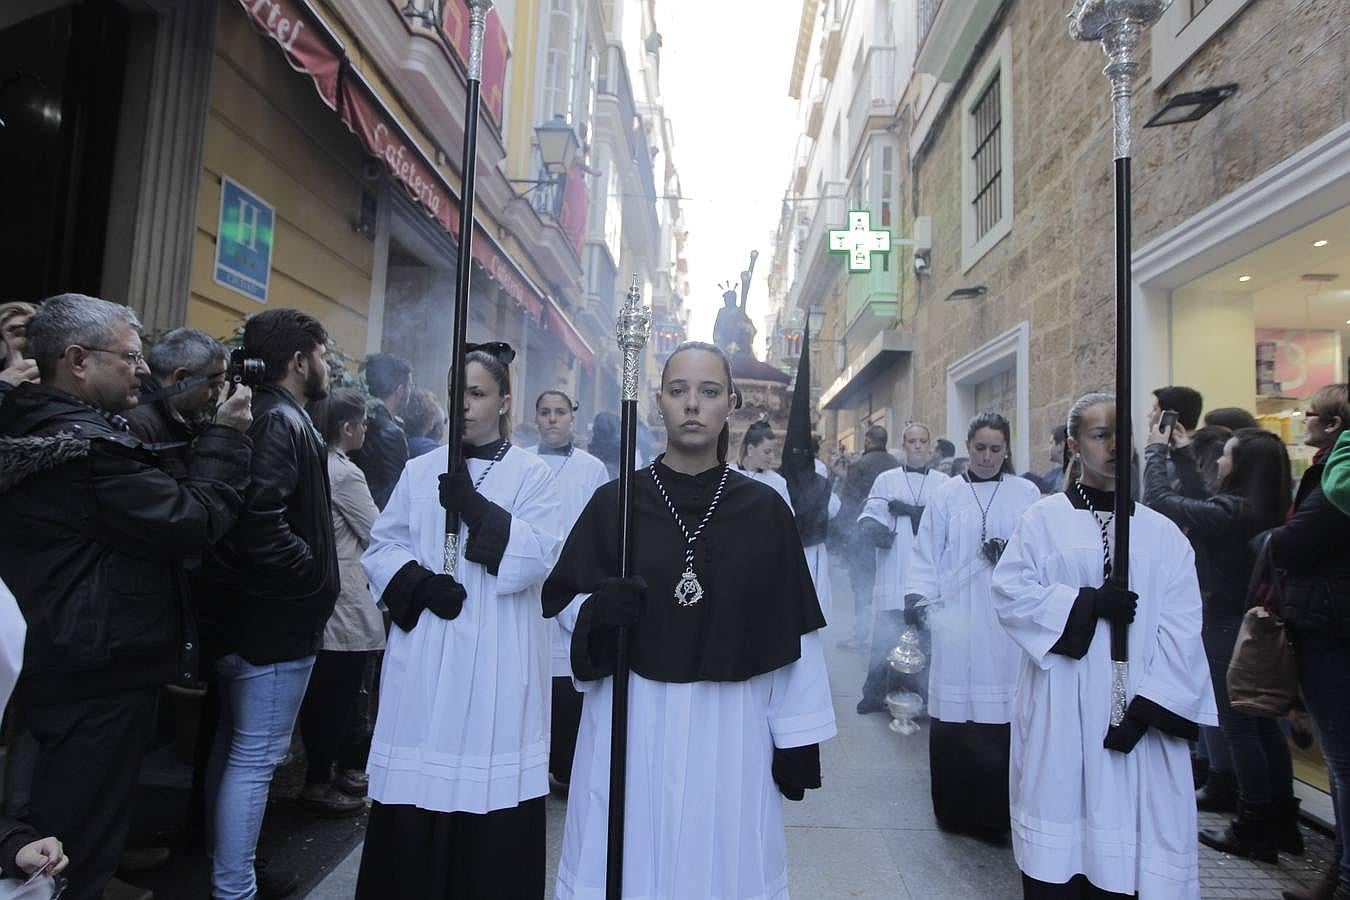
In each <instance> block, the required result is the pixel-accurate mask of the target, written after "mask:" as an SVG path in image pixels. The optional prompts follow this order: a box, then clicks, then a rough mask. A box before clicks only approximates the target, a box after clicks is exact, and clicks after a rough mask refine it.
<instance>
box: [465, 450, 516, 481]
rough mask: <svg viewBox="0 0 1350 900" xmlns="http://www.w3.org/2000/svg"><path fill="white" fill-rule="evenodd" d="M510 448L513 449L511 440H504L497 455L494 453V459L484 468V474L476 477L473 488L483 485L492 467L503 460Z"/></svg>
mask: <svg viewBox="0 0 1350 900" xmlns="http://www.w3.org/2000/svg"><path fill="white" fill-rule="evenodd" d="M510 449H511V442H510V441H502V445H501V447H499V448H498V450H497V453H496V455H494V456H493V457H492V459H490V460H489V461H488V464H487V468H486V469H484V470H483V474H482V475H479V476H478V477H477V478H476V479H474V482H473V489H474V490H475V491H476V490H478V489H479V488H480V487H482V486H483V481H484V480H485V479H486V478H487V477H488V473H489V472H491V471H492V467H493V466H495V465H496V464H497V463H499V462H501V460H502V457H503V456H505V455H506V451H507V450H510Z"/></svg>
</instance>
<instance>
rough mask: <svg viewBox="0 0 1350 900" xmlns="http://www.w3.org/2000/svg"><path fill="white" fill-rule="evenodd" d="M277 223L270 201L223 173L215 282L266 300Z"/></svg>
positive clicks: (259, 299) (264, 301) (251, 297)
mask: <svg viewBox="0 0 1350 900" xmlns="http://www.w3.org/2000/svg"><path fill="white" fill-rule="evenodd" d="M275 223H276V214H275V212H274V211H273V209H272V205H271V204H270V203H268V202H267V201H265V200H263V199H262V198H261V197H259V196H258V195H257V194H255V193H253V192H252V191H250V190H248V188H245V187H243V186H242V185H240V184H239V183H238V182H237V181H234V180H232V179H231V178H230V177H229V176H226V175H222V176H221V179H220V225H219V229H218V230H217V232H216V264H215V268H214V272H213V277H214V278H215V282H216V284H220V285H224V286H225V287H227V288H229V289H230V290H232V291H238V292H239V293H241V294H243V295H244V296H245V297H248V298H249V299H251V300H256V301H258V302H259V303H266V302H267V284H268V281H269V279H270V276H271V274H272V241H273V238H274V235H275Z"/></svg>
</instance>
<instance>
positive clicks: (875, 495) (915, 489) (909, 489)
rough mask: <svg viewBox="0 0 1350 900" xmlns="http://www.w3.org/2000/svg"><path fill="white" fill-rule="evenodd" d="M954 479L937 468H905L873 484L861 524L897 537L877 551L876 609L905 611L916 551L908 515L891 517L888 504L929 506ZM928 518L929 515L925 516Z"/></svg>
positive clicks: (888, 472)
mask: <svg viewBox="0 0 1350 900" xmlns="http://www.w3.org/2000/svg"><path fill="white" fill-rule="evenodd" d="M949 480H950V479H949V478H948V477H947V476H946V475H943V474H942V473H941V472H939V471H937V470H936V469H928V470H926V471H922V472H914V471H910V470H909V469H908V468H906V467H905V466H899V467H897V468H894V469H887V470H886V471H885V472H882V473H881V474H880V475H878V476H877V480H876V481H874V482H873V483H872V490H871V492H870V493H869V494H868V496H867V501H866V502H865V503H863V508H862V512H861V513H860V514H859V515H858V521H859V522H861V521H862V520H863V519H872V520H873V521H876V522H879V523H880V524H881V525H882V526H884V527H885V528H887V529H888V530H890V531H891V532H893V533H894V534H895V540H894V541H893V542H892V543H891V545H890V546H889V547H878V548H877V551H876V552H877V578H876V581H875V583H874V587H873V588H872V604H873V606H872V608H873V609H874V610H875V611H877V612H880V611H882V610H903V609H904V608H905V590H904V587H905V574H906V572H907V571H908V569H909V565H910V555H911V553H912V552H913V550H914V541H915V534H914V527H913V526H912V525H911V524H910V519H909V517H908V516H895V515H892V514H891V511H890V508H889V506H888V505H887V504H889V503H890V501H892V500H901V501H903V502H905V503H908V504H910V505H911V506H926V505H927V504H928V503H930V502H932V499H933V496H934V494H936V493H937V491H938V489H939V488H940V487H942V486H943V485H945V484H946V483H947V482H948V481H949ZM922 518H924V519H926V518H928V514H927V513H926V512H925V513H924V514H923V517H922Z"/></svg>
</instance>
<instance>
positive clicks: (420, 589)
mask: <svg viewBox="0 0 1350 900" xmlns="http://www.w3.org/2000/svg"><path fill="white" fill-rule="evenodd" d="M466 596H467V594H466V593H465V591H464V585H462V584H460V583H459V582H458V581H456V580H455V579H454V578H452V577H451V576H449V575H432V576H431V577H430V578H426V579H423V580H422V582H421V583H420V584H418V585H417V587H416V588H414V589H413V602H414V603H416V604H418V605H419V606H421V607H422V608H423V609H429V610H431V612H432V614H433V615H435V616H437V617H439V618H442V619H445V620H446V621H450V620H451V619H453V618H455V617H456V616H458V615H459V613H460V611H461V610H462V609H464V598H465V597H466Z"/></svg>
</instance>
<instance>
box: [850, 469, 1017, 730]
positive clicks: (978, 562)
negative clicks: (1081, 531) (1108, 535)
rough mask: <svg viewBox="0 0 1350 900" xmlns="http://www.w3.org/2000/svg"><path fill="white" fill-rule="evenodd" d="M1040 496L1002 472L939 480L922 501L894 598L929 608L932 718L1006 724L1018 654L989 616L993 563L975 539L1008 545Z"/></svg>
mask: <svg viewBox="0 0 1350 900" xmlns="http://www.w3.org/2000/svg"><path fill="white" fill-rule="evenodd" d="M898 471H900V470H899V469H892V470H891V471H890V472H883V473H882V476H881V477H885V476H887V475H890V474H891V473H892V472H898ZM878 480H880V478H879V479H878ZM873 492H874V493H875V489H874V491H873ZM1040 496H1041V493H1040V489H1039V488H1037V487H1036V485H1034V484H1032V483H1031V482H1030V481H1027V480H1026V479H1025V478H1018V477H1016V476H1014V475H1008V474H1006V473H1005V474H1004V475H1003V476H1002V478H1001V480H999V481H981V482H972V481H969V480H967V479H966V478H964V477H961V478H944V480H943V483H942V484H939V485H937V486H936V489H935V490H934V491H933V493H932V495H931V497H930V498H929V500H928V506H927V508H926V509H925V510H924V513H923V520H922V521H921V522H920V524H919V534H918V536H917V538H916V539H915V543H914V551H913V554H912V555H911V556H910V560H909V567H908V570H907V571H906V572H905V579H904V582H903V590H901V592H900V594H901V596H902V597H903V596H905V595H908V594H917V595H919V596H921V597H925V598H927V599H928V601H929V605H928V607H927V614H928V627H929V629H930V630H931V632H932V637H933V644H932V647H933V649H932V662H931V667H930V670H929V682H928V710H929V715H930V716H932V717H933V718H934V719H938V720H940V721H943V722H979V723H983V724H989V725H1002V724H1006V723H1008V722H1009V721H1011V720H1012V709H1013V697H1014V695H1015V694H1016V693H1017V679H1018V674H1019V673H1020V672H1021V670H1022V649H1021V648H1020V647H1019V646H1018V645H1017V644H1016V643H1014V642H1013V640H1012V638H1011V637H1009V636H1008V633H1007V631H1005V630H1004V628H1003V625H1002V624H1001V623H1000V622H999V620H998V616H997V615H995V613H994V603H993V587H992V582H993V578H994V564H993V563H991V562H990V561H989V559H988V558H987V557H986V556H985V554H984V553H983V552H982V541H981V533H982V532H983V533H984V534H985V536H986V540H987V539H988V538H1002V539H1004V540H1006V539H1007V538H1008V536H1010V535H1011V534H1012V533H1013V531H1014V529H1016V528H1017V523H1018V522H1019V521H1021V518H1022V514H1023V513H1024V512H1026V510H1027V509H1028V508H1030V507H1031V505H1032V504H1034V503H1035V502H1036V501H1037V500H1039V499H1040ZM982 509H983V510H985V511H986V513H985V516H984V521H983V522H982V520H981V510H982ZM982 526H983V528H982ZM897 540H898V538H897Z"/></svg>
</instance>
